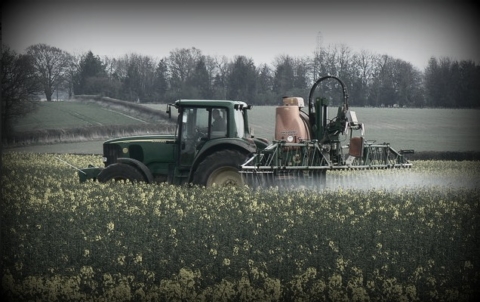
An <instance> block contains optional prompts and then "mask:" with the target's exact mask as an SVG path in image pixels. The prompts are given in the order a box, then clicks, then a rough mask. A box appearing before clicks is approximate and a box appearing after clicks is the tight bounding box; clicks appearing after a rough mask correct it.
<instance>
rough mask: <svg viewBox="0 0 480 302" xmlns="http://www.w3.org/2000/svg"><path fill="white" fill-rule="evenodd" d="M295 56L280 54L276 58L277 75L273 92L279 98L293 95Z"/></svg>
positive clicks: (274, 78)
mask: <svg viewBox="0 0 480 302" xmlns="http://www.w3.org/2000/svg"><path fill="white" fill-rule="evenodd" d="M293 69H294V66H293V58H292V57H290V56H288V55H287V56H279V57H277V58H276V60H275V75H274V77H273V92H274V93H275V95H276V97H277V99H281V98H282V97H283V96H288V95H291V93H292V90H293V88H294V82H295V73H294V70H293Z"/></svg>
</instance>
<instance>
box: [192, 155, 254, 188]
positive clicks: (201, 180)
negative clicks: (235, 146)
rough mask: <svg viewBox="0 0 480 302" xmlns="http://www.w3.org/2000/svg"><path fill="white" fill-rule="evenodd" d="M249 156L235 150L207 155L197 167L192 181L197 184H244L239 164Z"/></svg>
mask: <svg viewBox="0 0 480 302" xmlns="http://www.w3.org/2000/svg"><path fill="white" fill-rule="evenodd" d="M246 159H247V156H246V155H245V154H243V153H241V152H239V151H235V150H223V151H219V152H215V153H213V154H211V155H209V156H207V157H206V158H205V159H204V160H203V161H202V162H201V163H200V164H199V165H198V167H197V170H196V171H195V173H194V175H193V180H192V182H193V183H194V184H197V185H202V186H205V187H211V186H212V185H213V184H214V183H215V184H216V185H217V186H243V184H244V182H243V178H242V175H241V174H240V172H239V171H238V170H239V166H240V165H241V164H243V163H244V162H245V160H246Z"/></svg>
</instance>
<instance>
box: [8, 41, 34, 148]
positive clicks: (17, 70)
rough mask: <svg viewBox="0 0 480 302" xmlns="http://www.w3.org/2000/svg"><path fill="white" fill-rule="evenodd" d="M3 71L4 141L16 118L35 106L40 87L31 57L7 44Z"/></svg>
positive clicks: (10, 131)
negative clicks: (34, 73) (17, 52)
mask: <svg viewBox="0 0 480 302" xmlns="http://www.w3.org/2000/svg"><path fill="white" fill-rule="evenodd" d="M1 71H2V72H1V74H2V98H1V104H2V107H1V121H2V122H1V133H2V141H3V140H6V139H8V136H9V135H10V134H11V133H12V130H13V128H12V127H13V123H14V122H15V120H16V119H17V118H19V117H21V116H24V115H25V114H27V113H29V112H30V111H32V110H33V109H34V108H35V104H36V102H35V99H36V94H37V93H38V92H39V91H40V89H39V86H38V85H37V81H36V80H35V79H34V78H33V76H32V75H33V67H32V60H31V57H29V56H28V55H19V54H16V53H15V52H14V51H13V50H11V49H10V48H9V47H8V46H5V45H2V58H1Z"/></svg>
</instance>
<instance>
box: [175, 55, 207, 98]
mask: <svg viewBox="0 0 480 302" xmlns="http://www.w3.org/2000/svg"><path fill="white" fill-rule="evenodd" d="M201 57H202V52H201V51H200V50H199V49H197V48H195V47H192V48H182V49H175V50H173V51H171V52H170V55H169V58H168V70H169V73H170V88H171V90H172V91H171V93H172V97H173V98H185V97H193V95H192V92H191V89H190V87H188V85H187V83H186V81H187V79H189V78H190V77H191V74H192V73H193V72H194V70H195V67H196V65H197V63H198V61H199V60H200V58H201Z"/></svg>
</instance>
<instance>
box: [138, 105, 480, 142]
mask: <svg viewBox="0 0 480 302" xmlns="http://www.w3.org/2000/svg"><path fill="white" fill-rule="evenodd" d="M146 106H149V107H151V108H155V109H159V110H164V109H165V105H163V104H158V105H152V104H151V105H146ZM350 110H353V111H355V112H356V113H357V118H358V121H359V122H361V123H364V125H365V128H366V132H365V138H366V139H367V140H376V141H377V142H378V143H383V142H388V143H390V144H391V145H392V146H393V148H394V149H397V150H400V149H414V150H416V151H479V150H480V135H478V133H480V123H479V122H478V117H479V115H480V110H474V109H418V108H363V107H362V108H361V107H358V108H354V107H351V108H350ZM336 114H337V109H336V108H330V109H329V116H330V118H332V117H334V116H335V115H336ZM249 119H250V125H251V126H252V128H253V130H254V132H255V135H256V136H258V137H265V138H267V139H270V140H271V139H272V138H273V135H274V129H275V106H254V107H253V109H252V110H250V111H249ZM358 134H359V133H357V135H358Z"/></svg>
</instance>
